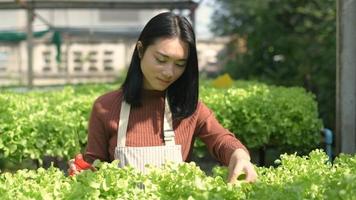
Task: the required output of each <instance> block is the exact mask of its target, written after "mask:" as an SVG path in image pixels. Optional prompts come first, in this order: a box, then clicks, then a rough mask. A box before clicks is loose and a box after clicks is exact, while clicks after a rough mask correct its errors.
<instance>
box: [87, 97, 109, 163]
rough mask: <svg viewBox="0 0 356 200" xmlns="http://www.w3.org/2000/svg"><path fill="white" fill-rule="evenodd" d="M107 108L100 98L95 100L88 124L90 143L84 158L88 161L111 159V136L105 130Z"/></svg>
mask: <svg viewBox="0 0 356 200" xmlns="http://www.w3.org/2000/svg"><path fill="white" fill-rule="evenodd" d="M104 112H105V109H104V108H103V106H102V103H100V101H99V99H98V100H96V101H95V103H94V105H93V108H92V111H91V115H90V118H89V125H88V144H87V148H86V152H85V155H84V158H85V160H86V161H87V162H89V163H93V162H94V160H96V159H99V160H101V161H109V152H108V146H109V136H108V133H107V131H105V125H104V122H105V119H104V118H105V115H104Z"/></svg>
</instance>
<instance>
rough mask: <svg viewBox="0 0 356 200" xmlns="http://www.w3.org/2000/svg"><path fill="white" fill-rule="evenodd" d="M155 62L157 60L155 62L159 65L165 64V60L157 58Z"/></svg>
mask: <svg viewBox="0 0 356 200" xmlns="http://www.w3.org/2000/svg"><path fill="white" fill-rule="evenodd" d="M156 60H157V62H159V63H165V62H166V61H165V60H163V59H159V58H156Z"/></svg>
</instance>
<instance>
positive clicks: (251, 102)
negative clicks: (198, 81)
mask: <svg viewBox="0 0 356 200" xmlns="http://www.w3.org/2000/svg"><path fill="white" fill-rule="evenodd" d="M117 87H118V86H117V85H107V84H101V85H87V86H79V87H65V88H64V89H59V90H49V91H32V92H27V93H18V92H11V91H1V93H0V105H1V106H0V158H1V157H3V158H6V159H12V160H15V161H21V160H22V159H23V158H31V159H38V160H40V161H41V159H42V157H43V156H45V155H47V156H55V157H61V158H70V157H73V156H74V155H75V154H76V153H78V152H80V151H81V150H82V149H83V148H84V147H85V145H86V140H87V124H88V118H89V115H90V110H91V108H92V104H93V102H94V100H95V99H96V98H97V97H98V96H100V95H101V94H103V93H105V92H108V91H110V90H114V89H117ZM200 98H201V99H202V101H203V102H205V103H206V104H207V106H208V107H209V108H211V110H212V111H213V112H214V113H215V115H216V117H217V119H218V120H219V121H220V122H221V123H222V125H223V126H224V127H225V128H227V129H229V130H230V131H231V132H233V133H235V134H236V136H237V137H238V138H239V139H241V140H242V142H243V143H244V144H245V145H246V146H247V147H248V148H259V147H263V146H266V145H275V146H280V147H282V148H290V149H292V150H305V149H312V148H315V147H316V146H317V145H318V143H319V140H320V130H321V127H322V123H321V120H320V119H319V118H318V114H317V113H318V112H317V104H316V102H315V100H314V97H313V96H312V95H311V94H310V93H306V92H305V91H304V90H303V89H301V88H285V87H274V86H267V85H263V84H256V83H248V82H237V83H236V84H235V86H234V87H232V88H229V89H216V88H212V87H210V86H209V84H208V83H205V84H203V86H202V87H201V89H200ZM196 150H197V151H195V152H197V153H198V154H201V153H202V152H204V151H205V148H204V147H203V146H202V145H201V143H196Z"/></svg>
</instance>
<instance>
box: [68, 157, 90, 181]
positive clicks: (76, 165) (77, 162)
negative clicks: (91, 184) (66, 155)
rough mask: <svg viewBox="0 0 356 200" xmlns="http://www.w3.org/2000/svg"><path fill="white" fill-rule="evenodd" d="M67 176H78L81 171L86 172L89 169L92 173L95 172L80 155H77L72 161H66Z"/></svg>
mask: <svg viewBox="0 0 356 200" xmlns="http://www.w3.org/2000/svg"><path fill="white" fill-rule="evenodd" d="M68 167H69V169H68V174H69V175H70V176H73V175H75V174H78V173H79V172H81V171H83V170H87V169H90V170H92V171H96V168H95V167H93V166H92V165H91V164H90V163H88V162H86V161H85V160H84V159H83V155H82V154H78V155H76V156H75V158H74V159H71V160H69V161H68Z"/></svg>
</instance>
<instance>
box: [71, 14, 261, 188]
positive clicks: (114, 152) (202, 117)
mask: <svg viewBox="0 0 356 200" xmlns="http://www.w3.org/2000/svg"><path fill="white" fill-rule="evenodd" d="M198 87H199V85H198V59H197V51H196V44H195V35H194V31H193V29H192V26H191V24H190V23H189V22H188V20H187V19H186V18H184V17H182V16H178V15H175V14H173V13H171V12H165V13H161V14H159V15H157V16H155V17H153V18H152V19H151V20H150V21H149V22H148V23H147V24H146V26H145V27H144V29H143V31H142V33H141V35H140V36H139V38H138V41H137V44H136V48H135V50H134V53H133V56H132V60H131V64H130V67H129V70H128V73H127V77H126V80H125V81H124V83H123V85H122V87H121V88H120V89H119V90H117V91H113V92H110V93H107V94H104V95H103V96H101V97H99V98H98V99H97V100H96V101H95V103H94V106H93V109H92V113H91V117H90V120H89V134H88V145H87V149H86V152H85V156H84V159H85V161H87V162H88V163H92V162H93V161H94V160H95V159H99V160H101V161H107V162H111V161H113V160H114V159H119V160H120V166H124V165H128V164H130V165H133V166H134V167H136V168H137V169H139V170H141V171H143V172H144V171H145V168H144V165H145V164H154V165H160V164H162V163H164V162H165V161H167V160H170V161H174V162H181V161H187V160H189V156H190V153H191V151H192V147H193V144H194V139H195V137H198V138H200V139H201V140H202V141H203V142H204V143H205V144H206V145H207V147H208V150H209V152H210V153H211V154H212V155H213V156H214V157H215V158H216V159H217V160H218V161H220V162H221V163H223V164H224V165H226V166H228V168H229V177H228V181H229V182H230V183H234V182H235V181H236V180H237V177H238V176H239V175H240V174H241V173H243V172H244V173H246V181H248V182H252V181H255V180H256V177H257V174H256V172H255V170H254V167H253V165H252V164H251V162H250V156H249V154H248V151H247V149H246V148H245V147H244V145H243V144H241V143H240V141H239V140H238V139H236V138H235V137H234V135H233V134H232V133H230V132H229V131H228V130H226V129H224V128H223V127H222V126H221V125H220V124H219V123H218V121H217V120H216V119H215V117H214V115H213V113H212V112H211V111H210V110H209V109H208V108H207V107H206V106H205V105H204V103H202V102H200V101H198ZM75 167H76V166H75V165H73V164H72V165H71V170H72V172H75ZM77 167H78V166H77Z"/></svg>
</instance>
